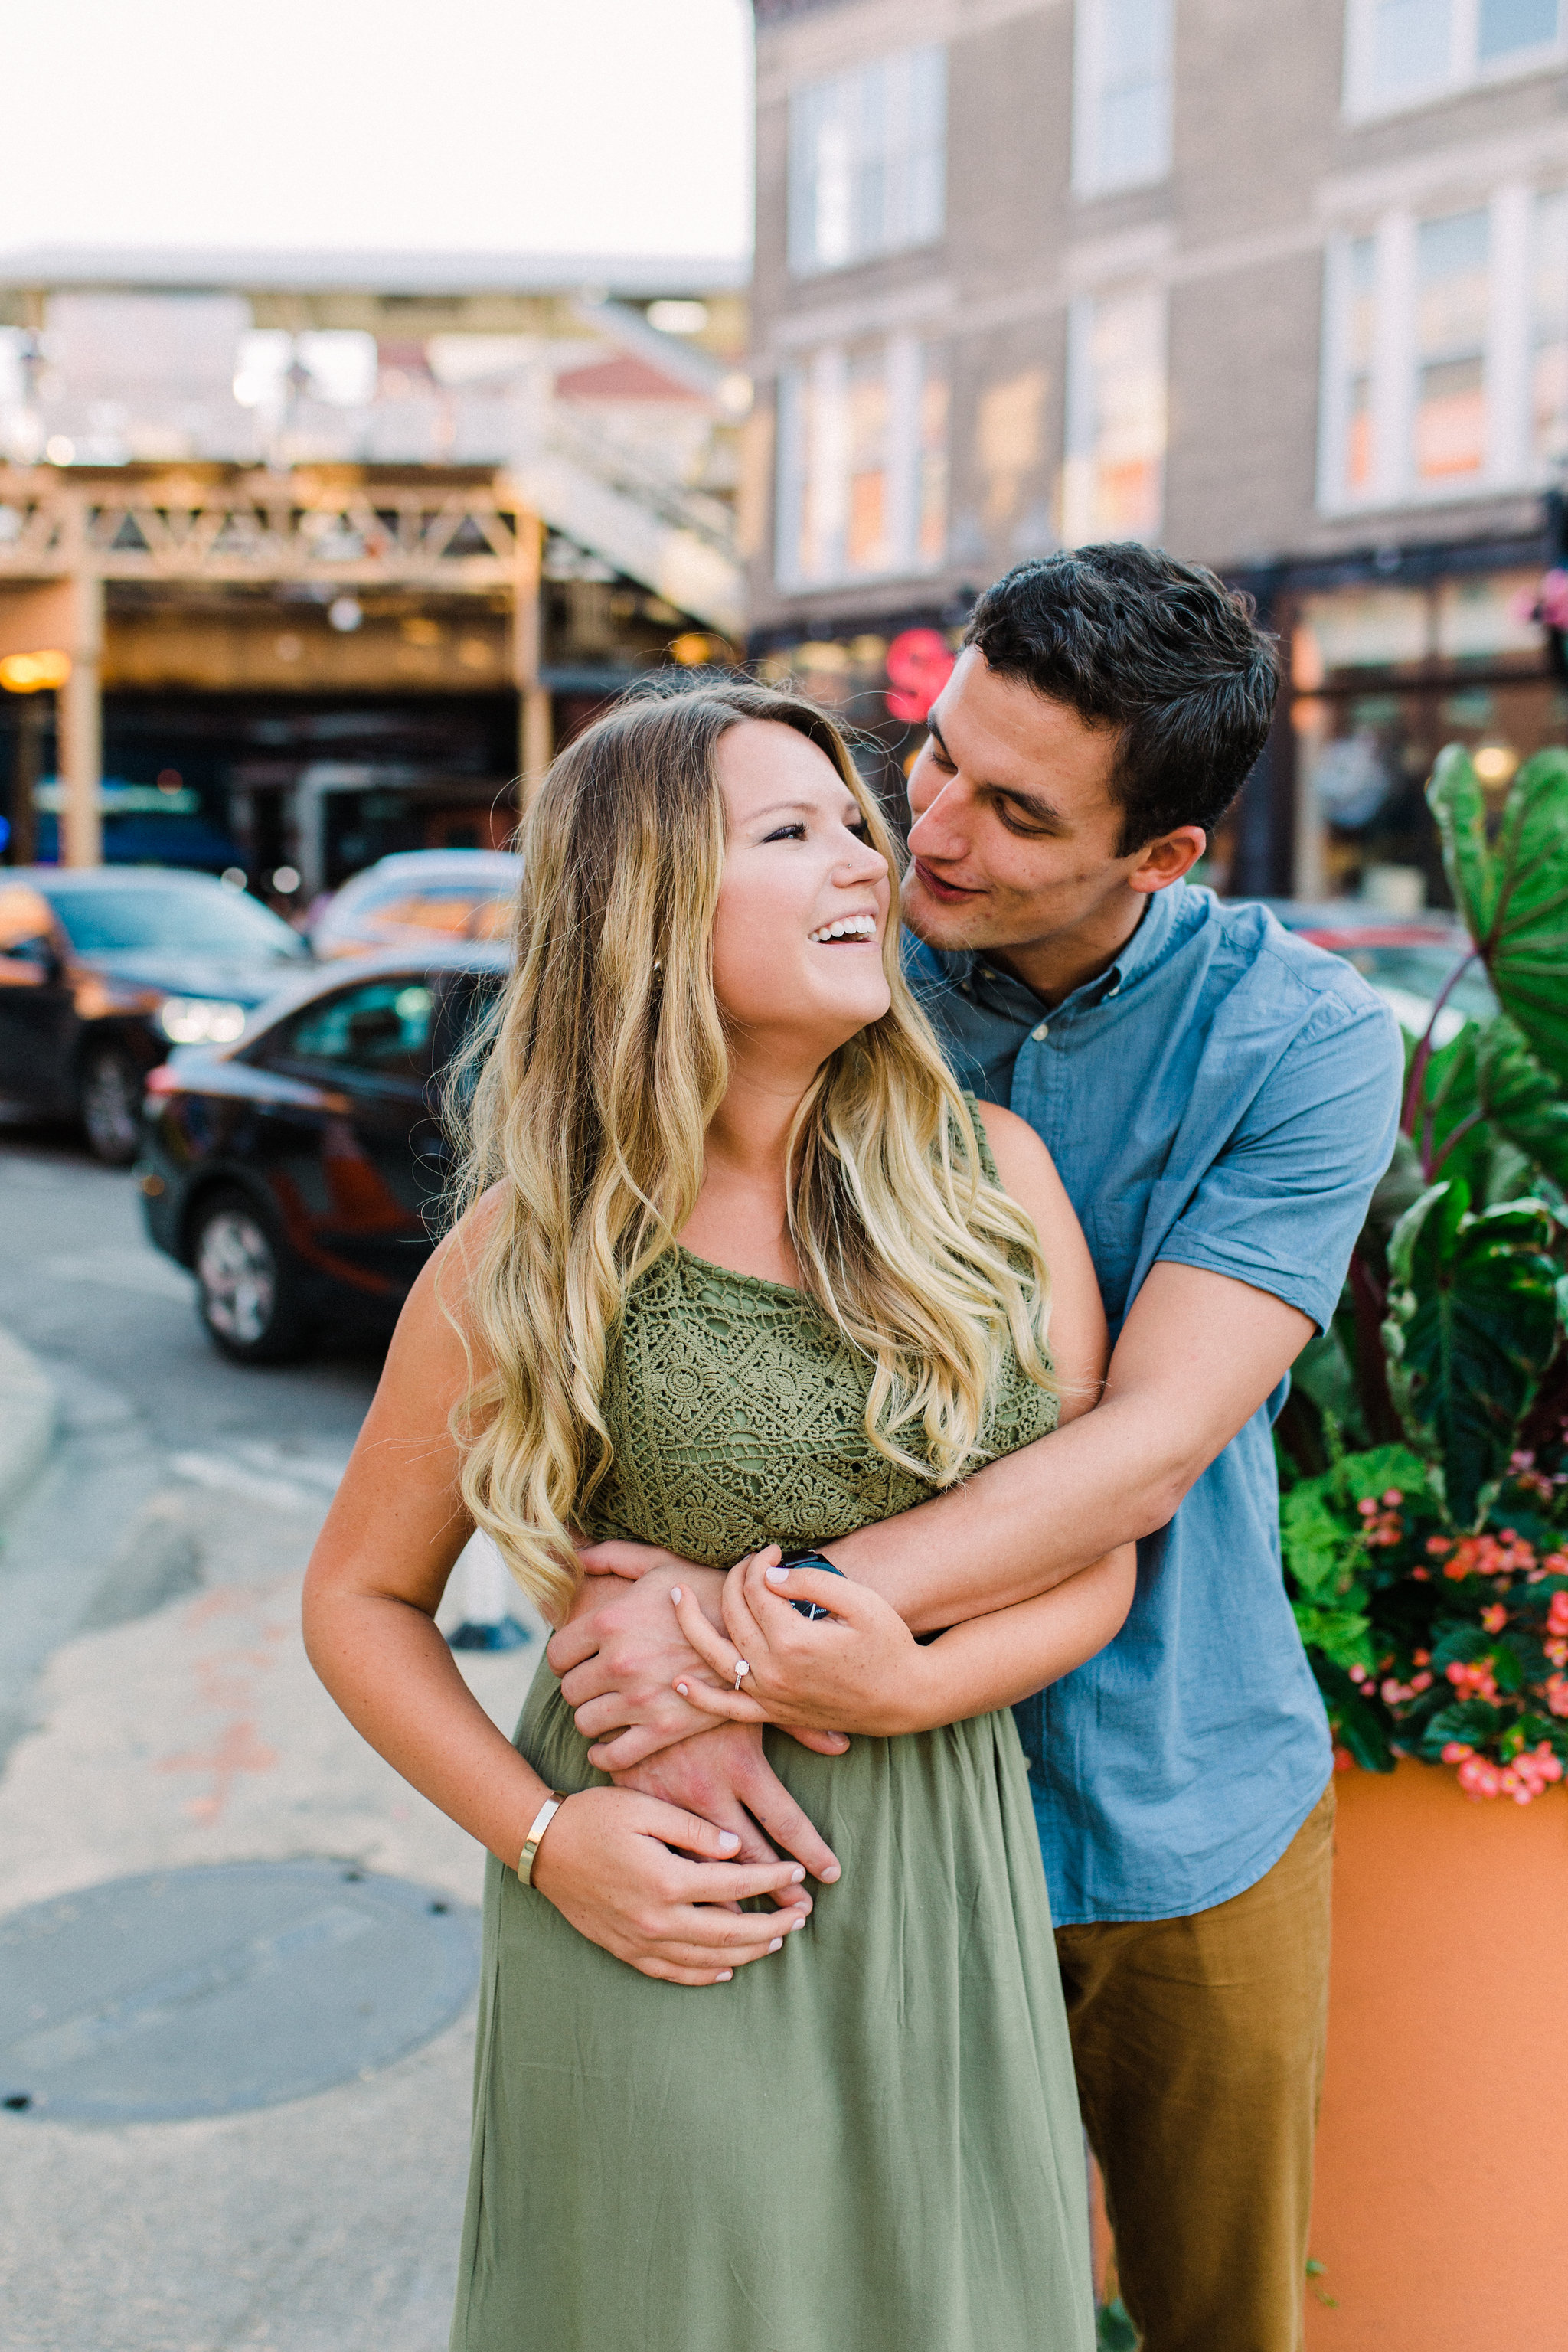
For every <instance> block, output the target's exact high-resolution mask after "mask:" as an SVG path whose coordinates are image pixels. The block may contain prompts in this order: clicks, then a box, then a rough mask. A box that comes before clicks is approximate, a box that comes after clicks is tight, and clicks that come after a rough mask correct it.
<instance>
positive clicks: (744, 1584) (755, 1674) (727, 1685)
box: [550, 1543, 925, 1773]
mask: <svg viewBox="0 0 1568 2352" xmlns="http://www.w3.org/2000/svg"><path fill="white" fill-rule="evenodd" d="M581 1557H582V1561H583V1567H584V1572H585V1574H586V1575H587V1576H588V1577H590V1578H592V1579H594V1580H595V1582H596V1583H598V1582H607V1580H608V1579H610V1578H611V1577H614V1578H616V1579H619V1580H624V1583H625V1587H626V1589H625V1590H624V1591H619V1592H617V1591H614V1590H613V1589H612V1590H611V1591H610V1592H609V1593H608V1595H607V1596H606V1597H600V1596H599V1595H598V1594H595V1598H594V1600H593V1601H592V1603H591V1604H590V1605H589V1606H588V1607H586V1608H584V1607H583V1605H582V1603H579V1607H578V1610H577V1611H576V1612H574V1615H573V1617H572V1619H571V1620H570V1622H568V1623H567V1624H565V1625H564V1626H563V1627H562V1628H561V1630H560V1632H559V1633H556V1634H555V1635H554V1636H553V1638H552V1641H551V1643H550V1663H551V1664H552V1666H553V1667H554V1668H555V1670H556V1672H557V1673H558V1674H559V1675H561V1678H562V1679H561V1689H562V1695H563V1697H564V1698H565V1700H566V1703H567V1705H568V1706H571V1707H572V1708H573V1709H574V1713H575V1717H576V1722H577V1728H578V1730H579V1731H580V1732H581V1733H582V1734H583V1736H584V1738H586V1739H589V1740H592V1741H593V1742H594V1743H595V1744H594V1746H593V1747H591V1748H590V1749H589V1761H590V1762H591V1763H592V1764H594V1765H595V1767H596V1768H597V1769H599V1770H600V1771H603V1772H610V1773H619V1772H624V1771H627V1770H629V1769H632V1768H633V1767H635V1766H636V1765H638V1764H640V1763H642V1762H643V1761H644V1759H647V1758H648V1757H650V1756H653V1755H656V1754H657V1753H658V1751H659V1750H660V1749H662V1748H669V1747H672V1746H673V1745H675V1744H676V1743H677V1742H678V1741H679V1740H683V1739H688V1738H691V1737H692V1736H693V1734H695V1733H697V1732H700V1731H706V1730H711V1729H712V1728H713V1727H714V1725H715V1723H716V1721H720V1720H727V1721H730V1722H735V1723H746V1724H769V1723H771V1724H776V1725H777V1726H778V1727H780V1729H782V1730H786V1731H788V1732H790V1733H791V1734H792V1736H793V1737H794V1738H796V1739H798V1740H799V1741H800V1742H801V1743H802V1745H803V1746H805V1747H807V1748H814V1749H816V1752H817V1753H818V1754H819V1755H839V1754H842V1753H843V1751H844V1749H845V1748H846V1747H847V1738H846V1736H845V1735H846V1733H847V1731H859V1732H865V1733H868V1734H875V1735H891V1734H894V1733H897V1732H899V1731H902V1730H905V1729H908V1728H909V1727H910V1720H909V1717H908V1714H907V1712H906V1709H907V1706H908V1702H909V1700H910V1696H912V1693H913V1686H914V1685H916V1684H917V1683H918V1682H919V1680H920V1679H921V1666H922V1664H923V1663H924V1658H925V1653H924V1652H923V1651H922V1650H921V1647H920V1645H919V1644H918V1643H916V1642H915V1640H914V1637H913V1636H912V1634H911V1633H910V1630H909V1628H908V1626H906V1625H905V1623H904V1622H903V1620H902V1618H901V1617H900V1616H899V1614H898V1613H897V1612H896V1611H895V1610H893V1609H891V1608H889V1605H888V1603H887V1602H886V1601H883V1600H881V1599H880V1598H879V1596H878V1595H877V1594H876V1593H874V1592H872V1591H870V1590H869V1588H868V1587H867V1586H865V1585H861V1584H855V1583H853V1582H851V1581H850V1580H848V1579H847V1578H844V1577H837V1576H829V1575H826V1574H825V1573H824V1572H823V1571H822V1570H819V1569H807V1568H794V1569H784V1568H783V1567H782V1566H781V1564H780V1557H779V1549H778V1547H777V1545H776V1544H770V1545H768V1546H767V1547H766V1548H765V1549H763V1550H762V1551H759V1552H754V1553H752V1554H751V1555H750V1556H749V1557H748V1558H747V1559H742V1560H741V1561H739V1562H737V1564H736V1566H735V1567H734V1568H732V1569H731V1570H729V1571H728V1573H727V1574H726V1573H725V1572H724V1571H722V1570H717V1569H703V1568H696V1567H694V1566H693V1565H692V1563H691V1562H690V1561H689V1560H682V1559H677V1558H676V1556H675V1555H674V1554H673V1553H671V1552H667V1551H660V1550H658V1549H655V1548H653V1547H651V1546H647V1545H643V1544H627V1543H605V1544H595V1545H592V1546H590V1547H588V1548H587V1549H584V1552H583V1553H582V1555H581ZM677 1593H679V1599H677V1598H676V1597H675V1596H676V1594H677ZM792 1599H795V1600H801V1601H815V1602H816V1603H817V1604H818V1605H819V1606H820V1607H822V1608H824V1609H826V1611H827V1612H829V1613H828V1614H827V1615H826V1617H819V1618H816V1619H812V1618H807V1617H805V1616H804V1615H803V1614H802V1613H801V1612H799V1611H798V1610H796V1609H794V1608H792V1607H791V1606H790V1601H791V1600H792ZM742 1659H744V1660H745V1661H746V1663H747V1665H748V1667H749V1668H750V1671H749V1673H748V1674H747V1675H746V1676H745V1678H744V1686H743V1687H742V1688H740V1689H737V1687H736V1685H735V1667H736V1665H737V1664H738V1663H739V1661H740V1660H742Z"/></svg>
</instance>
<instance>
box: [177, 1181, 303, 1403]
mask: <svg viewBox="0 0 1568 2352" xmlns="http://www.w3.org/2000/svg"><path fill="white" fill-rule="evenodd" d="M191 1242H192V1247H191V1264H192V1266H193V1268H194V1270H195V1277H196V1312H197V1313H198V1315H199V1316H200V1317H201V1318H202V1321H203V1323H204V1324H205V1327H206V1330H207V1334H208V1336H209V1338H210V1339H212V1340H213V1342H214V1344H215V1345H216V1347H218V1348H220V1349H222V1350H223V1353H224V1354H225V1355H226V1356H228V1357H230V1358H231V1359H232V1360H234V1362H236V1363H237V1364H281V1363H286V1362H287V1361H288V1360H289V1359H290V1358H292V1357H296V1356H299V1355H301V1354H302V1353H303V1352H304V1349H305V1345H306V1341H307V1339H308V1338H309V1331H308V1328H307V1325H306V1319H305V1316H304V1313H303V1310H302V1307H301V1305H300V1280H299V1276H298V1273H297V1272H296V1270H295V1267H294V1265H293V1262H292V1260H291V1259H290V1257H289V1253H288V1250H287V1249H286V1247H285V1246H284V1244H282V1242H281V1241H280V1240H279V1238H278V1236H277V1234H276V1233H275V1232H274V1230H273V1228H272V1225H271V1223H270V1221H269V1220H268V1218H267V1217H266V1216H264V1214H263V1213H262V1212H261V1211H260V1210H259V1209H258V1207H257V1205H256V1203H255V1202H254V1201H252V1200H249V1199H248V1198H247V1195H246V1194H245V1193H243V1192H215V1193H214V1194H213V1195H212V1196H211V1198H210V1199H208V1200H206V1201H204V1202H202V1204H201V1206H200V1208H199V1209H198V1210H197V1212H196V1220H195V1231H194V1232H193V1234H192V1236H191Z"/></svg>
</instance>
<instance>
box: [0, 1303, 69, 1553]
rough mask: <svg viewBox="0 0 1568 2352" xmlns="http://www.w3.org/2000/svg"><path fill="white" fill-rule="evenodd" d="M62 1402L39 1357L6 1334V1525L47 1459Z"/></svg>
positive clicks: (2, 1383)
mask: <svg viewBox="0 0 1568 2352" xmlns="http://www.w3.org/2000/svg"><path fill="white" fill-rule="evenodd" d="M57 1413H58V1400H57V1398H56V1396H55V1390H54V1383H53V1381H51V1380H50V1379H49V1378H48V1376H47V1373H46V1372H45V1370H44V1368H43V1366H42V1365H41V1364H40V1363H39V1361H38V1360H37V1357H36V1356H35V1355H33V1354H31V1353H30V1351H29V1350H28V1349H26V1348H24V1347H23V1345H22V1343H21V1341H20V1340H19V1339H12V1337H11V1335H10V1333H9V1332H8V1331H4V1330H0V1522H3V1521H4V1520H5V1517H7V1515H8V1514H9V1512H10V1511H11V1510H12V1509H13V1508H14V1507H15V1506H16V1504H17V1503H18V1502H20V1500H21V1498H22V1496H24V1495H25V1494H26V1490H27V1488H28V1487H29V1486H31V1485H32V1483H33V1480H34V1479H35V1478H36V1477H37V1475H38V1472H39V1471H40V1470H41V1469H42V1468H43V1466H44V1464H45V1463H46V1462H47V1459H48V1455H49V1448H50V1446H51V1445H52V1444H53V1443H54V1435H55V1421H56V1417H57Z"/></svg>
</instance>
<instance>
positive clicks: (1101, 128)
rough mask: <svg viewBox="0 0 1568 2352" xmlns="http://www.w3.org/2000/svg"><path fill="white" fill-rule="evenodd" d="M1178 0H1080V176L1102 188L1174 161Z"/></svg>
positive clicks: (1076, 143) (1076, 159)
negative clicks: (1174, 52)
mask: <svg viewBox="0 0 1568 2352" xmlns="http://www.w3.org/2000/svg"><path fill="white" fill-rule="evenodd" d="M1172 8H1173V0H1079V7H1078V23H1077V28H1076V42H1075V54H1074V76H1075V83H1076V88H1075V93H1074V124H1073V182H1074V184H1075V186H1076V187H1077V188H1078V189H1079V193H1080V194H1093V195H1098V194H1104V193H1106V192H1107V191H1109V190H1110V189H1113V188H1132V187H1142V186H1145V185H1147V184H1149V183H1150V182H1151V181H1154V180H1163V178H1164V177H1165V174H1166V173H1167V172H1169V170H1170V168H1171V52H1172Z"/></svg>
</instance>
